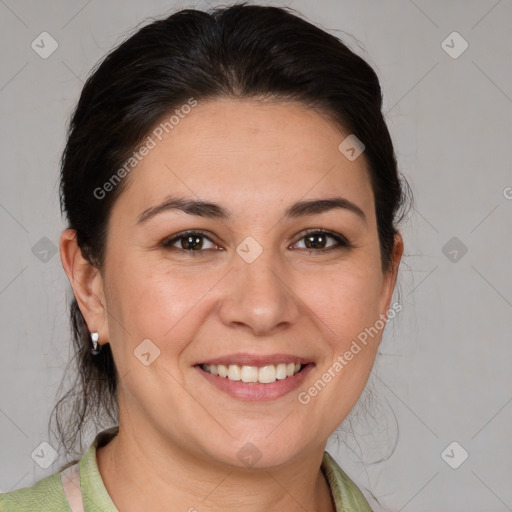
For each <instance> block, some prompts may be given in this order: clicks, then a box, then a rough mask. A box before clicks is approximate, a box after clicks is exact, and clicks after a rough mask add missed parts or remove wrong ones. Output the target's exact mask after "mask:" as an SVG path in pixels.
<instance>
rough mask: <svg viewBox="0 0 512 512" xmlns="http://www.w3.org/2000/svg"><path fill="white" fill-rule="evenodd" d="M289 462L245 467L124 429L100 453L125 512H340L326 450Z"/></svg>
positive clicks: (100, 465)
mask: <svg viewBox="0 0 512 512" xmlns="http://www.w3.org/2000/svg"><path fill="white" fill-rule="evenodd" d="M324 448H325V447H323V448H322V447H320V448H319V449H317V450H316V451H314V452H311V453H307V454H305V455H303V456H302V457H301V458H300V459H298V460H296V461H294V462H293V463H291V464H289V465H281V466H276V467H272V468H258V469H256V468H252V469H249V468H241V467H237V466H232V465H226V464H221V463H219V462H218V461H214V460H211V461H208V460H206V459H204V458H202V459H201V458H198V457H196V456H194V455H193V454H192V455H191V454H190V453H189V452H188V451H183V449H182V448H180V447H179V446H174V445H169V444H168V443H165V444H164V445H163V444H162V441H159V440H158V439H147V438H146V437H143V438H142V439H141V436H140V434H139V435H137V431H136V430H135V431H134V430H132V429H129V428H128V429H127V428H120V430H119V433H118V435H117V436H116V437H115V438H114V439H112V440H111V441H110V442H109V443H108V444H107V445H106V446H103V447H101V448H98V449H97V451H96V457H97V462H98V468H99V471H100V474H101V476H102V479H103V482H104V484H105V487H106V489H107V491H108V493H109V494H110V496H111V497H112V500H113V501H114V503H115V505H116V507H117V509H118V510H120V511H121V512H132V511H139V510H151V511H154V512H164V511H165V512H167V511H168V510H169V504H170V503H172V505H173V506H172V508H173V510H183V511H189V512H197V511H198V510H200V511H201V512H207V511H213V510H223V511H227V512H230V511H235V510H236V511H239V510H244V511H247V512H273V511H277V510H279V511H281V510H287V511H301V512H303V511H304V510H308V511H311V512H334V511H335V507H334V504H333V501H332V497H331V491H330V488H329V485H328V483H327V480H326V478H325V476H324V474H323V472H322V471H321V470H320V464H321V461H322V455H323V449H324Z"/></svg>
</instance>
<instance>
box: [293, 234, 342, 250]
mask: <svg viewBox="0 0 512 512" xmlns="http://www.w3.org/2000/svg"><path fill="white" fill-rule="evenodd" d="M332 241H334V243H332ZM302 243H303V244H304V245H303V246H302V247H301V246H300V245H301V244H302ZM297 246H298V247H297ZM294 247H295V248H297V249H309V250H315V251H318V252H321V251H328V250H331V249H340V248H343V247H350V244H349V242H348V241H347V240H346V239H345V237H343V236H341V235H337V234H334V233H330V232H326V231H311V232H309V233H308V234H307V235H305V236H303V237H302V238H301V239H300V240H299V241H298V242H297V243H296V244H294Z"/></svg>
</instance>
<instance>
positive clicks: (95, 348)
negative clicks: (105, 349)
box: [91, 332, 101, 356]
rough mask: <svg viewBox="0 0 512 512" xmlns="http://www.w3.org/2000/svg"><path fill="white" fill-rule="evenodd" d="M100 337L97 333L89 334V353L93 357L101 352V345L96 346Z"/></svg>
mask: <svg viewBox="0 0 512 512" xmlns="http://www.w3.org/2000/svg"><path fill="white" fill-rule="evenodd" d="M99 339H100V335H99V334H98V333H97V332H91V342H92V349H91V353H92V355H93V356H97V355H98V354H99V353H100V352H101V345H98V340H99Z"/></svg>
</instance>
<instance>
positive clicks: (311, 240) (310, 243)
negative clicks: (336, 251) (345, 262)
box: [306, 235, 325, 249]
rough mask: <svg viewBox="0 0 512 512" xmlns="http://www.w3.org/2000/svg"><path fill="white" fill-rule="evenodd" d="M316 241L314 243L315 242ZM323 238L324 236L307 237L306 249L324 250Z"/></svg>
mask: <svg viewBox="0 0 512 512" xmlns="http://www.w3.org/2000/svg"><path fill="white" fill-rule="evenodd" d="M315 240H316V242H315ZM324 245H325V236H324V235H308V236H307V237H306V247H307V248H308V249H312V248H313V249H324V248H325V247H324Z"/></svg>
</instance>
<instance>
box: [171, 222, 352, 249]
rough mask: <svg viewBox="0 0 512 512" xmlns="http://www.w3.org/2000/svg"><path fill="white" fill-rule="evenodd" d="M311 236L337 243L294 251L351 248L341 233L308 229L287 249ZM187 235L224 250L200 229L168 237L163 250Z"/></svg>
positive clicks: (321, 229) (207, 233)
mask: <svg viewBox="0 0 512 512" xmlns="http://www.w3.org/2000/svg"><path fill="white" fill-rule="evenodd" d="M312 234H315V235H316V234H321V235H326V236H328V237H331V238H333V239H334V240H335V241H336V242H337V245H334V246H330V247H327V248H325V249H307V248H304V249H303V248H301V249H296V250H305V251H309V252H318V253H321V252H325V251H329V250H331V249H339V248H343V247H349V248H350V247H353V244H351V243H350V242H349V241H348V239H347V238H346V237H345V236H343V235H342V234H341V233H337V232H334V231H329V230H327V229H323V228H309V229H306V230H305V231H302V232H301V233H300V235H299V236H298V238H297V239H296V241H295V242H293V243H292V244H291V246H289V247H293V246H294V245H296V244H297V243H299V242H300V241H301V240H302V239H303V238H305V237H306V236H308V235H312ZM189 235H200V236H202V237H204V238H206V239H207V240H209V241H210V242H211V243H212V244H214V245H215V246H216V249H220V250H224V249H222V247H219V244H218V243H217V242H215V240H213V237H212V235H211V234H210V233H209V232H207V231H203V230H201V229H189V230H185V231H181V232H179V233H176V234H174V235H171V236H170V237H168V238H166V239H164V241H163V242H162V245H163V246H164V247H165V248H173V244H174V243H176V242H177V241H179V239H180V238H183V237H186V236H189ZM175 249H178V250H180V251H183V252H186V253H193V254H195V255H197V254H198V253H201V252H205V251H208V250H212V249H201V250H198V251H191V250H186V249H181V248H179V247H175Z"/></svg>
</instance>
